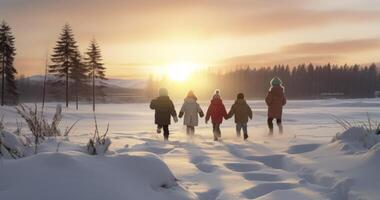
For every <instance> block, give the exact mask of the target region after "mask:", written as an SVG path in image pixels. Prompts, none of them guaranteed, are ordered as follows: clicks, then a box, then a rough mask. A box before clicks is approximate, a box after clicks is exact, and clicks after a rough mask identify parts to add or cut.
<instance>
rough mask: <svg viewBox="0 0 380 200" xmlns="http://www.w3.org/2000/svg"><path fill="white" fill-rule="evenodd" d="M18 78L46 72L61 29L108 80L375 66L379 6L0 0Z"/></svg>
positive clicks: (379, 57) (376, 2) (345, 0)
mask: <svg viewBox="0 0 380 200" xmlns="http://www.w3.org/2000/svg"><path fill="white" fill-rule="evenodd" d="M0 19H3V20H5V21H6V22H7V23H8V24H9V25H10V26H11V27H12V30H13V33H14V35H15V37H16V48H17V57H16V63H15V66H16V68H17V69H18V71H19V75H20V74H25V75H35V74H42V73H43V65H44V62H45V56H46V54H47V52H48V53H50V52H51V50H52V48H53V46H54V45H55V41H56V40H57V38H58V35H59V33H60V31H61V28H62V26H63V25H64V24H65V23H69V24H70V25H71V26H72V28H73V31H74V34H75V38H76V40H77V41H78V44H79V47H80V50H81V51H82V52H84V51H85V50H86V48H87V46H88V44H89V42H90V40H91V39H93V38H95V39H96V40H97V41H98V43H99V44H100V46H101V49H102V53H103V57H104V63H105V64H106V67H107V75H108V76H109V77H115V78H116V77H117V78H133V79H135V78H146V77H147V76H148V74H149V73H153V72H156V71H160V69H161V68H162V67H163V66H166V65H170V63H177V62H180V63H196V64H197V65H200V66H204V67H209V66H212V67H220V68H222V69H223V68H226V67H234V66H237V65H243V64H249V65H251V66H255V67H260V66H264V65H273V64H290V65H293V64H299V63H304V62H307V63H308V62H313V63H327V62H331V63H338V64H342V63H349V64H352V63H359V64H361V63H365V64H367V63H371V62H378V61H380V0H210V1H202V0H193V1H189V0H188V1H187V0H162V1H161V0H81V1H78V0H65V1H63V0H60V1H55V0H0Z"/></svg>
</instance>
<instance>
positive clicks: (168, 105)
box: [150, 96, 177, 125]
mask: <svg viewBox="0 0 380 200" xmlns="http://www.w3.org/2000/svg"><path fill="white" fill-rule="evenodd" d="M150 108H151V109H153V110H155V114H154V119H155V120H154V122H155V123H156V124H157V125H169V124H170V116H172V117H176V116H177V113H176V111H175V108H174V104H173V102H172V100H170V98H169V97H168V96H160V97H157V98H156V99H153V100H152V101H151V102H150Z"/></svg>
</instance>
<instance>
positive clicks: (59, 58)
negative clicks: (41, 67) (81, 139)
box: [49, 24, 77, 107]
mask: <svg viewBox="0 0 380 200" xmlns="http://www.w3.org/2000/svg"><path fill="white" fill-rule="evenodd" d="M53 51H54V53H53V55H51V61H52V62H53V63H54V64H53V65H50V66H49V73H53V74H54V75H55V76H56V78H57V83H58V85H59V86H61V85H63V84H64V85H65V100H66V107H68V106H69V80H70V71H71V68H72V67H73V66H74V65H73V62H74V59H75V57H76V55H77V45H76V41H75V39H74V34H73V31H72V29H71V27H70V25H69V24H65V25H64V26H63V29H62V33H61V34H60V36H59V39H58V41H57V42H56V46H55V47H54V49H53Z"/></svg>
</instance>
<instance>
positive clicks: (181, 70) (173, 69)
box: [166, 62, 200, 82]
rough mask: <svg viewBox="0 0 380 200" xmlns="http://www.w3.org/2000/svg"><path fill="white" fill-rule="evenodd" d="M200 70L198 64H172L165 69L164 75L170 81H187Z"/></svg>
mask: <svg viewBox="0 0 380 200" xmlns="http://www.w3.org/2000/svg"><path fill="white" fill-rule="evenodd" d="M199 68H200V65H199V64H195V63H184V62H179V63H172V64H169V65H168V66H167V68H166V75H167V77H168V78H169V79H170V80H172V81H179V82H183V81H187V80H188V79H189V77H190V76H191V74H192V73H194V72H195V71H196V70H197V69H199Z"/></svg>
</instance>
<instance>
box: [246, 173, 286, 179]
mask: <svg viewBox="0 0 380 200" xmlns="http://www.w3.org/2000/svg"><path fill="white" fill-rule="evenodd" d="M243 177H244V179H245V180H248V181H280V180H281V178H280V176H278V175H276V174H268V173H254V172H252V173H244V174H243Z"/></svg>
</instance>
